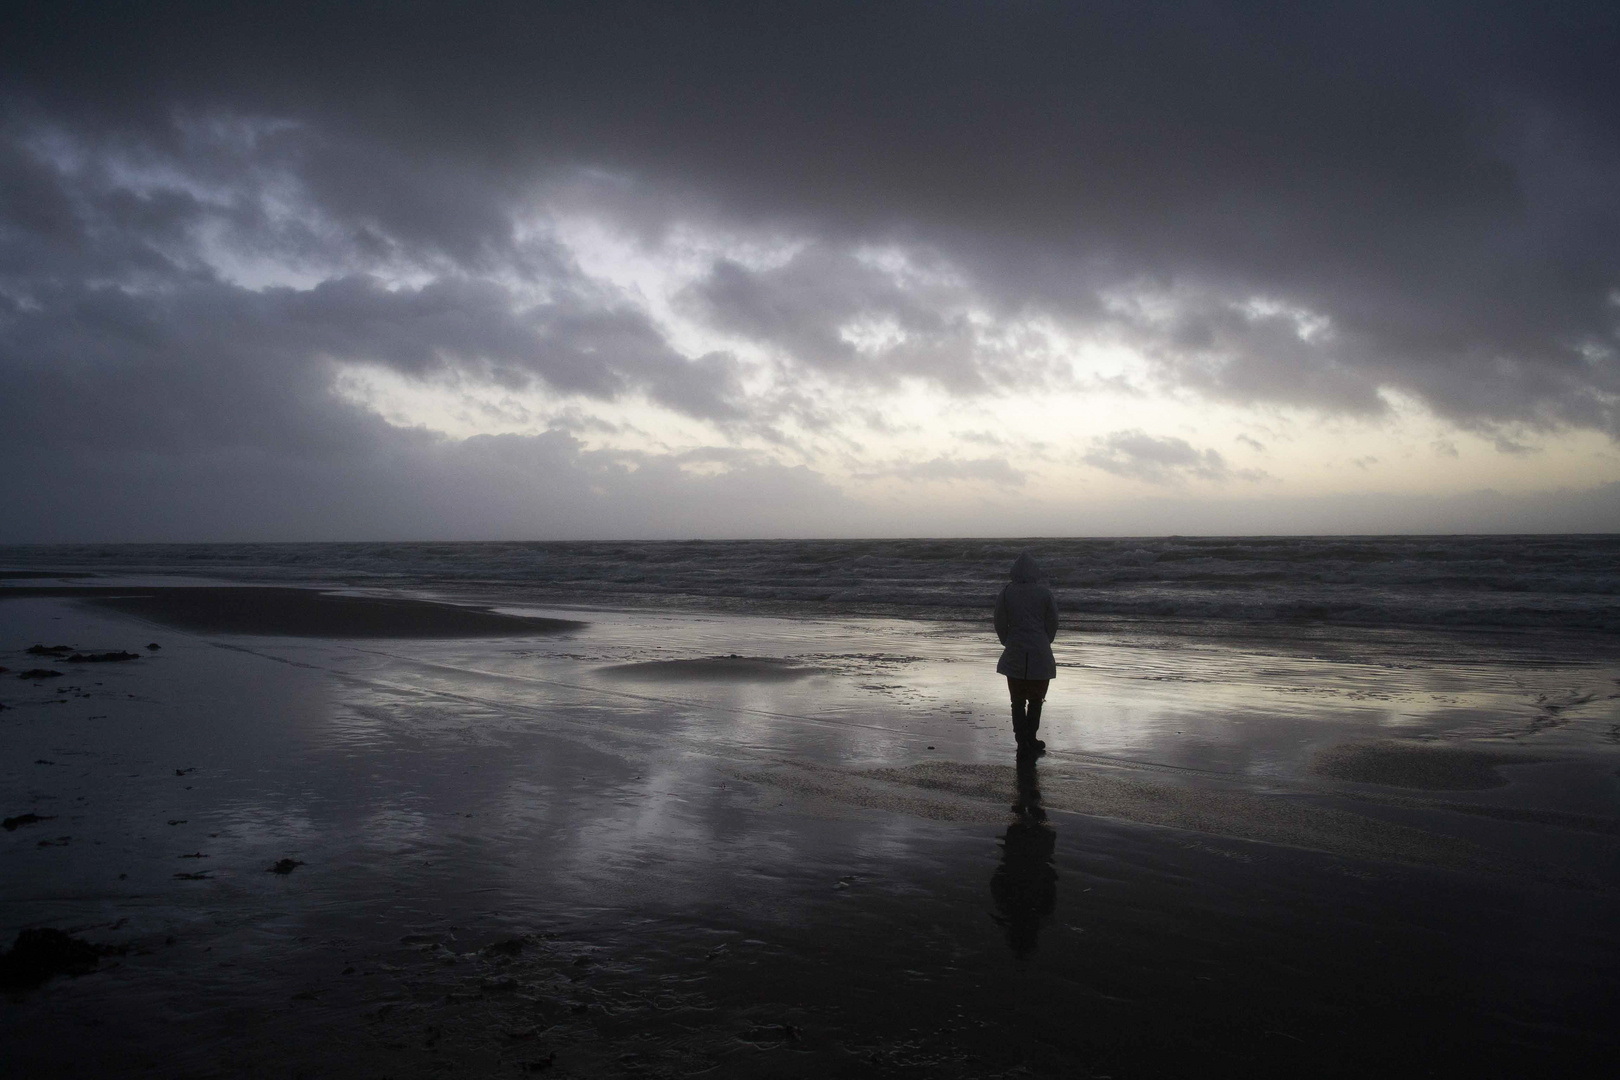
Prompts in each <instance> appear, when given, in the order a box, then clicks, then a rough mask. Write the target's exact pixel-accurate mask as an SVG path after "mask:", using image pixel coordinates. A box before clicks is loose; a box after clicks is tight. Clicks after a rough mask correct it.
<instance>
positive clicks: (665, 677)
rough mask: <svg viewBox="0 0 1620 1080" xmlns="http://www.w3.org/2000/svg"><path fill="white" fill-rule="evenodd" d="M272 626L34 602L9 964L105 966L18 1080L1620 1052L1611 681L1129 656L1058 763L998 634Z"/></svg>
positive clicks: (1254, 630) (14, 790)
mask: <svg viewBox="0 0 1620 1080" xmlns="http://www.w3.org/2000/svg"><path fill="white" fill-rule="evenodd" d="M41 573H42V574H43V573H44V572H41ZM199 584H201V585H206V587H207V588H208V589H211V590H213V592H212V593H211V594H209V595H204V592H203V591H202V590H198V591H196V592H189V591H188V590H191V589H195V588H196V587H197V586H198V585H199ZM253 586H254V587H250V588H246V589H238V590H237V591H235V592H227V591H226V590H227V589H229V588H230V584H229V583H228V582H224V581H220V580H212V581H209V582H182V581H177V580H174V579H171V578H163V579H161V580H160V579H159V578H157V577H150V576H149V577H147V578H144V579H139V578H134V577H132V578H129V579H127V580H114V579H108V578H106V577H105V576H103V577H102V578H101V579H100V580H95V581H89V580H81V579H74V578H68V577H50V576H40V577H18V578H14V579H13V580H11V581H8V582H6V583H4V585H3V586H0V588H4V590H5V591H4V592H0V666H4V667H5V668H8V669H9V670H8V671H7V672H5V673H4V674H0V686H3V688H4V689H3V692H0V704H4V706H5V711H4V712H3V713H0V747H3V753H0V793H3V795H4V800H5V802H4V807H3V809H4V813H5V815H6V817H7V818H8V830H7V831H6V832H5V833H4V834H0V858H3V860H4V866H5V871H6V872H5V873H4V875H3V878H0V911H3V912H4V915H5V918H4V920H3V921H0V933H3V934H4V935H5V938H6V941H7V942H8V943H9V942H10V940H11V939H12V938H13V937H14V936H15V935H16V934H17V933H19V932H20V931H23V930H26V929H30V928H42V927H49V928H55V929H59V930H62V931H64V932H65V933H67V934H68V935H69V936H70V937H72V938H75V939H78V940H81V941H84V942H87V943H89V944H91V945H92V946H94V947H95V948H96V949H97V950H98V951H99V954H100V955H99V956H98V958H97V960H96V961H95V963H94V964H93V965H92V966H91V969H90V970H87V971H85V972H83V973H79V974H65V973H64V974H58V975H55V976H54V977H51V978H49V979H46V980H43V981H41V982H39V983H37V984H34V985H27V986H13V987H11V988H9V989H8V990H7V992H6V996H5V998H4V1004H3V1006H0V1043H3V1044H4V1045H5V1047H6V1055H7V1057H8V1059H9V1061H10V1062H11V1068H12V1071H13V1072H14V1073H15V1074H16V1075H30V1076H54V1075H61V1076H68V1075H133V1074H141V1075H173V1076H214V1075H248V1076H258V1075H264V1076H272V1075H274V1076H287V1075H294V1076H297V1075H305V1076H319V1075H330V1074H333V1073H337V1072H341V1073H343V1074H345V1075H361V1076H379V1077H380V1076H433V1075H522V1074H525V1073H531V1072H547V1073H549V1074H550V1075H558V1076H566V1075H582V1076H604V1075H646V1076H687V1075H699V1074H701V1075H708V1076H755V1075H773V1076H774V1075H803V1076H824V1075H852V1076H854V1075H895V1076H909V1075H914V1076H961V1077H977V1076H1019V1075H1042V1076H1046V1075H1051V1076H1059V1075H1062V1076H1114V1077H1124V1076H1177V1075H1187V1074H1189V1073H1192V1072H1198V1073H1210V1072H1215V1073H1219V1072H1223V1071H1226V1072H1240V1071H1241V1072H1244V1073H1247V1074H1250V1075H1302V1074H1308V1075H1342V1076H1350V1075H1366V1074H1368V1073H1370V1072H1373V1071H1375V1070H1376V1071H1384V1072H1393V1073H1396V1074H1400V1075H1419V1074H1425V1073H1431V1072H1443V1071H1444V1072H1450V1071H1455V1070H1458V1069H1462V1068H1466V1069H1469V1070H1470V1071H1472V1072H1474V1073H1477V1074H1479V1075H1506V1074H1509V1073H1515V1072H1521V1071H1528V1070H1531V1069H1534V1070H1536V1071H1537V1072H1538V1073H1541V1074H1543V1075H1548V1074H1557V1073H1560V1072H1563V1073H1573V1072H1575V1071H1577V1070H1578V1069H1579V1068H1581V1067H1582V1066H1583V1065H1586V1064H1589V1063H1593V1062H1598V1061H1603V1060H1607V1059H1608V1058H1609V1056H1610V1055H1612V1053H1613V1051H1614V1049H1615V1041H1616V1040H1615V1036H1614V1034H1613V1025H1612V1018H1613V1016H1614V1015H1615V1008H1616V1006H1617V1005H1620V994H1617V990H1620V983H1617V978H1616V972H1617V971H1620V963H1617V961H1620V933H1617V931H1616V929H1615V927H1614V925H1613V920H1612V911H1613V909H1614V904H1615V899H1616V885H1617V883H1620V858H1617V856H1620V814H1617V812H1616V808H1615V804H1616V795H1617V793H1620V738H1617V737H1616V735H1615V732H1616V731H1620V726H1617V724H1620V682H1617V681H1616V680H1617V676H1620V664H1616V663H1615V662H1614V661H1613V659H1612V653H1610V654H1608V655H1605V652H1604V649H1603V648H1601V647H1599V646H1601V642H1599V643H1598V645H1594V646H1592V647H1590V648H1586V649H1584V650H1576V651H1572V650H1571V649H1569V648H1567V647H1565V645H1564V644H1562V643H1561V642H1560V640H1553V639H1547V638H1545V637H1535V636H1533V635H1532V636H1531V637H1529V638H1527V637H1525V636H1524V635H1523V634H1517V635H1515V634H1510V633H1508V632H1506V631H1501V632H1498V631H1489V632H1487V631H1484V630H1475V631H1474V632H1472V633H1468V634H1459V633H1451V632H1446V631H1444V630H1442V629H1440V628H1436V627H1421V626H1420V627H1405V628H1400V627H1397V628H1386V629H1377V630H1375V629H1368V628H1359V629H1356V630H1355V631H1354V632H1349V631H1346V630H1344V629H1343V628H1342V627H1334V626H1329V625H1320V624H1300V625H1289V626H1286V627H1283V628H1280V629H1279V628H1275V627H1273V628H1266V627H1256V626H1254V625H1252V624H1249V625H1246V626H1245V627H1233V626H1227V627H1225V628H1224V629H1222V631H1221V632H1220V633H1212V632H1207V631H1205V632H1193V631H1190V630H1188V629H1187V628H1186V627H1185V626H1181V627H1174V626H1167V627H1159V628H1155V627H1154V626H1153V625H1151V624H1146V623H1137V624H1133V625H1130V626H1120V627H1116V628H1113V629H1109V628H1107V627H1103V626H1098V625H1087V626H1084V627H1083V628H1082V629H1079V630H1074V631H1071V632H1067V633H1065V634H1062V635H1060V637H1059V640H1058V642H1057V646H1056V651H1057V657H1058V662H1059V667H1060V671H1059V678H1058V679H1057V680H1056V681H1055V682H1054V683H1053V687H1052V691H1051V697H1050V699H1049V702H1048V707H1047V712H1046V720H1045V722H1044V726H1043V728H1042V736H1043V737H1044V738H1045V739H1046V740H1047V742H1048V746H1049V752H1048V753H1047V755H1046V756H1045V757H1044V758H1042V759H1040V760H1039V762H1038V763H1037V764H1036V765H1035V766H1034V767H1033V768H1032V769H1025V770H1019V769H1016V768H1015V767H1014V761H1013V754H1012V738H1011V731H1010V724H1009V722H1008V719H1007V715H1006V712H1007V709H1006V703H1005V688H1004V686H1003V685H1002V684H1001V680H1000V679H999V678H997V677H996V676H994V674H993V669H994V664H995V657H996V654H997V646H996V644H995V641H994V638H993V635H990V634H989V633H988V628H987V626H986V625H979V624H974V623H971V622H963V621H952V620H950V619H929V618H926V617H917V616H916V615H915V614H914V613H913V614H912V615H911V616H910V617H903V618H902V617H895V616H893V615H884V614H881V613H879V614H873V613H870V612H858V613H857V612H851V613H836V612H835V613H831V614H828V613H807V612H801V613H799V614H789V613H780V612H777V613H771V614H749V613H747V611H746V610H721V609H717V608H716V607H715V606H712V605H711V607H710V609H707V610H705V609H703V608H701V607H697V606H692V605H687V606H685V607H682V606H681V605H678V604H666V605H658V606H648V605H645V604H643V605H639V606H638V605H632V604H617V605H602V606H599V607H595V608H592V607H589V606H587V605H583V604H580V603H570V604H566V605H551V606H548V605H546V604H544V603H535V602H533V598H532V597H531V598H530V599H529V601H528V602H519V603H506V604H498V603H495V604H492V603H490V602H489V595H484V596H483V599H482V600H481V601H480V602H479V603H477V604H474V603H473V602H472V599H471V598H472V597H473V595H474V590H471V589H468V590H463V592H462V593H461V594H459V595H458V596H457V597H452V599H453V600H455V602H451V601H450V600H447V599H446V598H445V596H444V595H440V596H439V597H437V598H429V597H427V596H425V595H422V594H415V595H412V594H409V593H407V592H402V591H399V590H395V591H394V592H392V593H388V592H387V591H386V590H379V589H372V590H370V591H369V593H368V591H367V590H364V589H360V590H356V589H353V588H350V589H342V590H328V591H327V592H326V593H325V594H324V598H323V593H322V592H321V590H319V589H316V588H309V587H302V588H300V587H298V586H295V585H294V584H290V583H287V582H282V583H279V584H276V585H275V586H273V587H272V586H269V585H266V584H265V581H264V580H263V579H262V578H261V579H258V580H255V581H254V582H253ZM74 590H87V591H83V592H75V591H74ZM446 592H449V590H446ZM486 592H487V590H486ZM294 593H297V595H293V594H294ZM221 594H223V596H222V595H221ZM490 595H493V594H490ZM992 595H993V594H992ZM220 611H224V612H228V613H229V615H228V618H227V617H226V616H223V615H219V614H217V613H218V612H220ZM210 612H214V613H215V614H212V615H210V614H209V613H210ZM985 614H986V617H987V615H988V611H986V613H985ZM34 646H43V647H44V648H45V650H46V652H45V653H43V654H42V653H34V654H30V653H29V652H28V650H29V649H30V648H31V647H34ZM56 646H66V647H67V649H66V651H64V652H58V653H56V654H54V655H53V654H51V653H50V652H49V650H51V649H53V648H54V647H56ZM152 646H157V647H156V648H152ZM115 654H117V655H129V654H133V658H130V659H105V660H101V661H89V660H81V661H78V662H71V658H72V656H74V655H79V656H98V655H99V656H111V655H115ZM31 670H51V671H57V672H60V674H59V675H56V676H42V677H37V678H31V679H23V678H19V677H18V676H19V675H20V674H22V673H24V672H27V671H31ZM1015 804H1016V806H1017V807H1018V808H1019V809H1018V810H1017V811H1015V810H1014V809H1013V807H1014V806H1015ZM1037 805H1038V807H1039V809H1038V810H1035V809H1034V808H1035V807H1036V806H1037ZM24 815H30V816H32V817H34V818H36V819H37V820H33V821H28V822H20V823H19V824H16V825H15V826H13V825H12V824H11V819H21V818H22V817H23V816H24ZM283 860H287V861H285V862H284V861H283ZM278 870H279V872H278Z"/></svg>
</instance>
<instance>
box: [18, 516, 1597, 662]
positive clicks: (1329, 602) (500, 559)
mask: <svg viewBox="0 0 1620 1080" xmlns="http://www.w3.org/2000/svg"><path fill="white" fill-rule="evenodd" d="M1026 551H1027V552H1029V553H1031V554H1032V555H1033V556H1034V557H1035V558H1036V560H1037V561H1038V562H1039V563H1040V565H1041V567H1042V570H1043V571H1044V574H1045V577H1046V580H1047V582H1048V584H1050V585H1051V587H1052V588H1053V590H1054V591H1055V593H1056V595H1057V599H1058V604H1059V608H1060V610H1061V611H1062V612H1063V614H1064V619H1065V622H1067V623H1069V624H1070V625H1108V626H1114V627H1117V628H1120V629H1126V628H1128V627H1130V626H1142V625H1151V626H1152V627H1154V628H1156V629H1160V630H1164V629H1172V630H1173V629H1175V628H1177V627H1180V628H1183V629H1187V630H1194V631H1197V632H1206V633H1207V632H1216V633H1219V632H1222V631H1236V630H1247V631H1266V630H1273V631H1279V630H1280V631H1282V632H1284V633H1287V632H1291V631H1293V630H1295V629H1297V628H1301V627H1312V628H1315V629H1316V630H1317V631H1324V630H1331V629H1333V628H1343V629H1345V630H1347V631H1350V630H1353V629H1355V628H1410V629H1426V630H1433V631H1442V632H1449V631H1455V632H1468V631H1483V632H1503V631H1506V632H1520V633H1528V634H1531V635H1543V636H1545V635H1554V636H1556V637H1558V638H1560V639H1568V640H1570V641H1574V642H1580V643H1582V644H1581V645H1580V651H1583V652H1587V651H1597V652H1603V651H1612V648H1613V646H1614V644H1615V643H1616V637H1617V636H1620V535H1571V536H1544V535H1533V536H1320V537H1184V536H1169V537H1136V538H1106V539H1101V538H1073V539H1050V538H1022V539H1000V540H984V539H964V540H951V539H895V540H738V541H697V540H694V541H645V542H534V543H514V542H487V543H410V542H406V543H399V542H393V543H277V544H259V543H252V544H72V545H39V546H7V547H0V577H7V578H11V579H13V580H16V579H19V578H23V577H34V576H43V575H50V576H56V575H61V574H83V575H91V576H94V577H99V578H112V579H131V578H138V579H145V580H150V579H153V578H164V579H170V578H183V579H197V580H199V581H200V580H207V581H212V582H218V581H232V582H242V583H258V584H283V585H309V586H318V587H323V588H337V589H345V590H357V591H361V592H367V593H383V594H394V595H407V596H418V597H432V598H439V599H447V600H454V601H459V602H466V603H477V604H483V605H489V606H494V607H502V608H519V609H522V608H533V607H549V608H587V609H589V608H597V609H604V608H606V609H628V610H634V609H646V608H664V609H677V610H680V609H685V610H698V611H713V612H732V613H741V612H746V613H749V614H755V615H777V616H785V617H794V616H810V617H817V618H826V617H839V616H846V615H847V616H877V617H883V618H891V619H922V620H931V621H945V622H962V621H968V622H982V621H984V620H985V619H986V618H987V617H988V611H989V607H990V604H991V602H992V600H993V598H994V596H995V594H996V592H997V590H998V589H999V587H1000V585H1001V583H1002V582H1004V581H1005V580H1006V575H1007V571H1008V568H1009V567H1010V565H1011V563H1012V561H1013V559H1014V558H1016V557H1017V556H1018V555H1019V554H1020V553H1022V552H1026Z"/></svg>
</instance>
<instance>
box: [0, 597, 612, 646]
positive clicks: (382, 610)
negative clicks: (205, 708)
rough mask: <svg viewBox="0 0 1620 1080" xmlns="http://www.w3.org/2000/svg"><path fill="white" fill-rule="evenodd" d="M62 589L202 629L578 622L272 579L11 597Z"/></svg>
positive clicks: (319, 631)
mask: <svg viewBox="0 0 1620 1080" xmlns="http://www.w3.org/2000/svg"><path fill="white" fill-rule="evenodd" d="M31 596H32V597H40V596H56V597H61V598H63V599H72V600H78V601H80V602H83V603H86V604H91V605H94V606H96V607H102V608H108V609H110V610H113V611H121V612H126V613H128V614H130V615H135V616H138V617H140V618H142V619H148V620H150V621H152V622H154V623H157V624H159V625H161V626H168V627H174V628H177V629H180V630H189V631H192V632H195V633H204V634H254V635H262V636H277V637H314V638H391V639H394V638H488V637H519V636H533V635H536V634H556V633H561V632H563V631H567V630H577V629H579V628H580V627H581V626H582V625H584V624H582V623H580V622H578V621H576V620H572V619H536V618H531V617H523V616H517V615H503V614H501V613H499V612H494V611H489V610H486V609H483V608H472V607H462V606H458V605H455V604H440V603H434V602H433V601H429V600H415V599H402V598H396V597H377V596H345V595H341V594H337V593H328V592H320V591H318V590H315V589H287V588H274V587H266V586H252V585H242V586H226V587H210V586H169V587H163V586H157V587H153V586H144V587H143V586H101V587H96V586H87V587H73V586H68V587H53V586H24V587H16V588H10V589H6V590H4V592H0V599H4V598H7V597H10V598H13V599H22V598H27V597H31Z"/></svg>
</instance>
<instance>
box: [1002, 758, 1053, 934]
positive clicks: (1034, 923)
mask: <svg viewBox="0 0 1620 1080" xmlns="http://www.w3.org/2000/svg"><path fill="white" fill-rule="evenodd" d="M1013 813H1015V814H1017V815H1018V820H1016V821H1014V822H1013V823H1012V824H1011V825H1009V826H1007V833H1006V835H1005V836H1003V837H1002V838H1001V865H1000V866H998V867H996V871H995V873H994V874H992V875H991V876H990V896H991V898H992V899H994V900H995V902H996V922H998V923H1000V924H1001V929H1002V931H1003V932H1004V933H1005V934H1006V935H1007V946H1008V947H1009V948H1011V949H1012V951H1013V952H1015V953H1017V954H1018V955H1019V956H1020V957H1023V956H1028V955H1029V954H1030V953H1031V952H1034V951H1035V944H1036V939H1037V938H1038V937H1039V936H1040V932H1041V924H1042V923H1044V922H1046V920H1047V919H1049V918H1050V917H1051V915H1052V909H1053V908H1054V907H1055V906H1056V904H1057V870H1056V869H1054V868H1053V866H1052V854H1053V851H1054V850H1055V849H1056V847H1057V834H1056V833H1054V832H1053V831H1052V828H1051V827H1050V826H1049V825H1047V824H1046V811H1045V810H1043V809H1041V791H1040V788H1038V787H1037V786H1036V782H1035V762H1034V760H1033V759H1028V758H1026V759H1024V760H1021V761H1020V762H1019V763H1018V801H1017V802H1016V803H1014V804H1013Z"/></svg>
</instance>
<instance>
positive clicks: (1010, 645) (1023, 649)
mask: <svg viewBox="0 0 1620 1080" xmlns="http://www.w3.org/2000/svg"><path fill="white" fill-rule="evenodd" d="M995 623H996V636H997V637H998V638H1000V639H1001V644H1002V645H1003V646H1004V648H1003V649H1002V650H1001V660H1000V661H999V662H998V663H997V664H996V671H998V672H999V673H1001V674H1002V675H1005V676H1007V691H1008V693H1009V694H1011V696H1012V716H1013V737H1014V738H1015V739H1017V740H1018V756H1019V757H1035V756H1037V755H1039V754H1040V753H1041V752H1043V751H1044V750H1045V749H1046V743H1044V742H1042V741H1041V740H1040V739H1037V738H1036V737H1035V734H1036V732H1038V731H1039V730H1040V727H1041V705H1042V704H1043V703H1044V702H1045V701H1046V688H1047V686H1048V685H1049V684H1050V683H1051V680H1052V679H1054V678H1055V677H1056V676H1057V661H1056V660H1055V659H1053V657H1052V639H1053V638H1055V637H1057V625H1058V619H1057V600H1056V599H1055V598H1053V596H1052V590H1051V589H1048V588H1047V587H1046V586H1045V585H1042V584H1041V569H1040V567H1039V566H1037V565H1035V560H1034V559H1033V558H1031V557H1030V555H1029V552H1027V551H1026V552H1025V553H1024V554H1022V555H1020V556H1018V558H1017V559H1016V560H1015V561H1014V562H1013V565H1012V581H1011V582H1009V583H1008V584H1007V585H1005V586H1003V587H1002V590H1001V595H1000V596H998V597H997V598H996V612H995Z"/></svg>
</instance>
